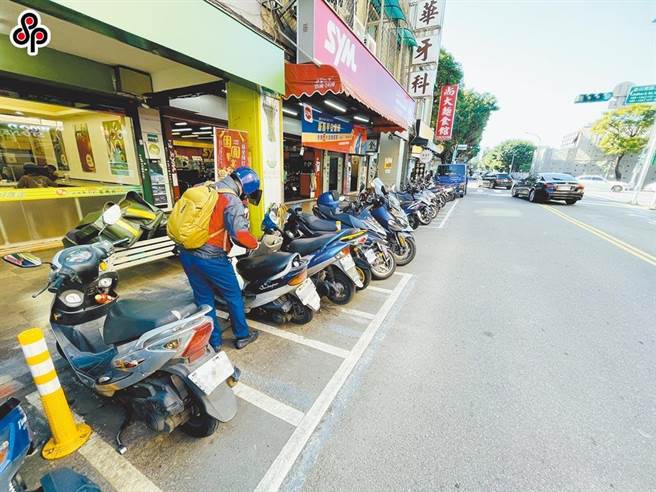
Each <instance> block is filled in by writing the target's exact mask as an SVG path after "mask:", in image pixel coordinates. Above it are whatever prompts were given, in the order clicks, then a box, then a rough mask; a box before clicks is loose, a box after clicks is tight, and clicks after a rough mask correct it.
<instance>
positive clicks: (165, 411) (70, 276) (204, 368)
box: [4, 205, 239, 453]
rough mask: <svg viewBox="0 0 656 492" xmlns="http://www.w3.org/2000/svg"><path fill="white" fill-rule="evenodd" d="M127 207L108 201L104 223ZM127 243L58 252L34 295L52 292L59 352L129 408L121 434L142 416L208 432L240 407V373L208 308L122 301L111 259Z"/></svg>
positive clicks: (163, 428) (164, 428)
mask: <svg viewBox="0 0 656 492" xmlns="http://www.w3.org/2000/svg"><path fill="white" fill-rule="evenodd" d="M120 213H121V211H120V208H119V207H118V206H117V205H113V206H111V207H109V208H108V209H107V210H106V211H105V212H104V213H103V221H104V223H105V224H106V225H110V224H113V223H115V222H116V221H117V220H119V219H120ZM120 242H121V241H118V242H116V243H114V244H112V243H110V242H108V241H100V242H98V243H94V244H88V245H80V246H72V247H69V248H65V249H63V250H61V251H59V252H58V253H56V254H55V256H54V257H53V259H52V262H51V263H50V274H49V278H48V284H47V286H46V287H45V288H44V289H43V290H42V291H41V292H39V293H38V294H36V295H39V294H41V293H43V292H44V291H45V290H48V291H49V292H52V293H53V294H54V298H53V302H52V305H51V311H50V326H51V328H52V331H53V333H54V335H55V339H56V341H57V349H58V350H59V352H60V354H61V355H62V356H63V357H64V358H65V359H66V360H67V361H68V363H69V364H70V366H71V368H72V369H73V371H74V372H75V374H76V376H77V377H78V379H79V380H80V381H81V382H82V383H83V384H84V385H85V386H87V387H89V388H92V389H93V390H94V391H96V392H97V393H99V394H100V395H102V396H106V397H115V398H116V399H117V400H118V401H119V402H120V403H122V404H123V405H124V406H125V408H126V409H127V417H126V420H125V422H124V424H123V426H122V427H121V431H122V430H124V429H125V427H126V426H127V424H128V423H129V421H130V419H131V416H132V415H133V414H134V415H136V416H137V417H139V418H141V419H142V420H144V421H145V422H146V424H147V425H148V426H149V427H150V428H151V429H153V430H155V431H159V432H171V431H173V430H174V429H175V428H176V427H178V426H180V427H181V428H182V430H183V431H184V432H186V433H187V434H189V435H191V436H193V437H206V436H209V435H211V434H213V433H214V431H215V430H216V429H217V427H218V424H219V422H227V421H229V420H231V419H232V418H233V417H234V416H235V414H236V413H237V402H236V397H235V395H234V393H233V391H232V389H231V386H234V384H236V382H237V380H238V379H239V370H238V369H236V368H235V367H234V366H233V365H232V363H231V362H230V360H229V359H228V356H227V355H226V353H225V352H219V353H215V352H214V350H213V349H212V348H211V347H210V346H209V345H208V342H209V338H210V334H211V333H212V330H213V328H214V326H213V322H212V318H211V317H210V316H208V313H209V311H210V307H209V306H201V307H197V306H196V305H195V304H184V303H182V304H177V305H176V304H175V303H174V302H172V301H171V300H170V299H162V300H153V299H147V298H143V297H141V298H133V299H119V298H118V297H119V296H118V294H117V293H116V287H117V284H118V274H117V273H116V272H115V271H113V270H112V267H111V260H110V256H111V254H112V252H113V251H114V247H115V246H117V245H118V243H120ZM4 259H5V261H7V262H9V263H12V264H14V265H16V266H19V267H23V268H27V267H35V266H40V265H41V263H42V262H41V260H39V258H37V257H35V256H33V255H29V254H24V253H17V254H13V255H7V256H5V257H4ZM36 295H35V296H33V297H36ZM120 434H121V432H119V434H118V435H117V444H118V446H119V451H120V452H121V453H123V452H125V447H124V446H123V444H122V442H121V440H120Z"/></svg>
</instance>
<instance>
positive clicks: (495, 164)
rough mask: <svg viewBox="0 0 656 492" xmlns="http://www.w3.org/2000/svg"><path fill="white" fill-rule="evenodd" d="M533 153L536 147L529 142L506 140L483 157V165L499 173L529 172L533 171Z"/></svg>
mask: <svg viewBox="0 0 656 492" xmlns="http://www.w3.org/2000/svg"><path fill="white" fill-rule="evenodd" d="M533 152H535V145H533V144H532V143H531V142H529V141H527V140H506V141H504V142H501V143H500V144H499V145H497V146H496V147H494V148H492V149H490V150H488V151H487V152H486V153H485V154H484V155H483V164H484V165H485V167H486V168H488V169H494V170H497V171H509V172H516V171H520V172H528V171H530V169H531V162H532V161H533ZM513 156H514V157H513ZM511 164H512V169H510V165H511Z"/></svg>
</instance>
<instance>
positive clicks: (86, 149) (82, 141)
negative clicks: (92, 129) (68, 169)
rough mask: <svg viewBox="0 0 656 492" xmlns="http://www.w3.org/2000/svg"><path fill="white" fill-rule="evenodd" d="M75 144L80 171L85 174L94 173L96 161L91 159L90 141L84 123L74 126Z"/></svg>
mask: <svg viewBox="0 0 656 492" xmlns="http://www.w3.org/2000/svg"><path fill="white" fill-rule="evenodd" d="M75 143H76V144H77V153H78V155H79V156H80V162H81V163H82V170H83V171H84V172H85V173H95V172H96V161H95V160H94V159H93V151H92V150H91V140H90V139H89V128H88V127H87V124H86V123H79V124H77V125H75Z"/></svg>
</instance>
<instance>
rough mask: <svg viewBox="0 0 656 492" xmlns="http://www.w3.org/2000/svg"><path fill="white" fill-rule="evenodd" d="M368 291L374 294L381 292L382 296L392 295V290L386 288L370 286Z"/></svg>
mask: <svg viewBox="0 0 656 492" xmlns="http://www.w3.org/2000/svg"><path fill="white" fill-rule="evenodd" d="M366 290H371V291H374V292H381V293H382V294H391V293H392V289H385V288H384V287H376V286H375V285H371V284H370V285H369V286H368V287H367V289H366Z"/></svg>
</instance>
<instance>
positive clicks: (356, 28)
mask: <svg viewBox="0 0 656 492" xmlns="http://www.w3.org/2000/svg"><path fill="white" fill-rule="evenodd" d="M353 32H354V33H355V35H356V36H357V37H358V38H360V39H361V40H362V42H365V40H366V39H367V31H366V30H365V28H364V25H363V24H362V23H361V22H360V21H359V20H358V19H357V17H356V18H355V19H353Z"/></svg>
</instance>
